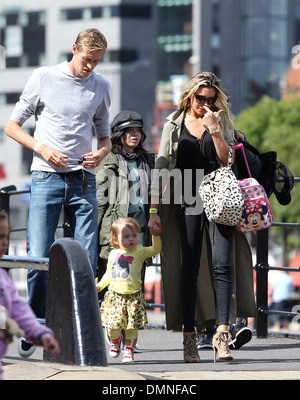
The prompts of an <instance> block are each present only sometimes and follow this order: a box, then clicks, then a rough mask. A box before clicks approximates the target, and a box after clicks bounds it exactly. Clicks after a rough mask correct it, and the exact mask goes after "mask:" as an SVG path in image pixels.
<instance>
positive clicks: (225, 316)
mask: <svg viewBox="0 0 300 400" xmlns="http://www.w3.org/2000/svg"><path fill="white" fill-rule="evenodd" d="M177 218H178V226H179V232H180V239H181V249H182V270H181V278H180V291H181V304H182V313H183V323H184V331H185V332H193V331H194V326H195V310H196V297H197V277H198V272H199V267H200V257H201V249H202V238H203V229H204V223H205V220H206V217H205V214H204V212H203V213H202V214H199V215H186V214H185V209H184V208H181V207H180V208H179V210H178V214H177ZM206 221H207V220H206ZM233 233H234V227H233V226H226V225H221V224H214V223H209V236H210V241H211V246H212V264H213V280H214V294H215V303H216V325H221V324H225V325H228V323H229V315H230V300H231V294H232V265H231V254H232V248H233ZM207 283H208V282H207Z"/></svg>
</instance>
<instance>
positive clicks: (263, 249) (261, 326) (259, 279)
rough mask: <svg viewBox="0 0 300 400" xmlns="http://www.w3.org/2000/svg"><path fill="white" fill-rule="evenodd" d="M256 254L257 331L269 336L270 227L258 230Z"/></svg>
mask: <svg viewBox="0 0 300 400" xmlns="http://www.w3.org/2000/svg"><path fill="white" fill-rule="evenodd" d="M256 235H257V248H256V250H257V254H256V260H257V264H256V307H257V317H256V325H257V326H256V332H257V337H258V338H267V337H268V273H269V269H268V267H269V264H268V255H269V229H263V230H261V231H257V233H256Z"/></svg>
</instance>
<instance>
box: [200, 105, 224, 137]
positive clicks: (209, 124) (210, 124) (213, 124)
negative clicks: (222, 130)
mask: <svg viewBox="0 0 300 400" xmlns="http://www.w3.org/2000/svg"><path fill="white" fill-rule="evenodd" d="M203 107H204V108H205V110H206V113H205V114H204V117H203V118H202V125H203V126H204V127H205V128H206V129H208V130H209V132H213V131H215V130H216V129H218V119H219V117H220V115H221V113H222V112H223V110H219V111H218V112H217V113H214V112H213V111H211V109H210V108H208V107H206V106H203Z"/></svg>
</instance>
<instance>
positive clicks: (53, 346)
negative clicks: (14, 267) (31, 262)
mask: <svg viewBox="0 0 300 400" xmlns="http://www.w3.org/2000/svg"><path fill="white" fill-rule="evenodd" d="M8 235H9V223H8V216H7V214H6V213H5V212H3V211H0V259H1V258H2V257H3V255H4V254H5V253H6V251H7V247H8ZM14 335H16V336H23V335H24V336H25V337H26V338H27V339H29V340H30V341H32V343H33V344H35V345H39V346H44V349H45V350H48V349H49V350H51V351H52V355H53V356H54V357H55V356H57V355H58V354H59V345H58V343H57V341H56V340H55V339H54V337H53V332H52V330H51V329H49V328H47V327H46V326H43V325H41V324H40V323H38V321H37V319H36V316H35V315H34V313H33V311H32V310H31V308H30V306H29V305H28V304H27V303H26V302H25V301H24V300H23V299H22V298H21V297H20V296H19V295H18V293H17V289H16V287H15V286H14V284H13V282H12V280H11V279H10V278H9V276H8V274H7V272H6V271H5V270H4V269H2V268H0V360H1V359H2V357H3V356H4V354H5V353H6V350H7V345H8V344H9V343H11V342H12V341H13V336H14ZM0 380H3V370H2V366H1V361H0Z"/></svg>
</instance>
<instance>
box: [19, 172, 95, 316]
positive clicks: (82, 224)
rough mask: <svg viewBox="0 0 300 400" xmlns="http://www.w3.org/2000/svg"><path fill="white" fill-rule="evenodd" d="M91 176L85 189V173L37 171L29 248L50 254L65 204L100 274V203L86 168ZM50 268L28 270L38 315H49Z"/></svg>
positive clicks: (32, 301)
mask: <svg viewBox="0 0 300 400" xmlns="http://www.w3.org/2000/svg"><path fill="white" fill-rule="evenodd" d="M85 175H86V177H87V179H88V187H87V189H86V191H84V192H83V191H82V190H81V185H82V174H80V175H76V176H69V175H62V174H56V173H51V172H44V171H33V173H32V186H31V199H30V209H29V219H28V227H27V251H28V255H29V256H31V257H49V251H50V247H51V245H52V244H53V242H54V241H55V231H56V228H57V225H58V221H59V217H60V214H61V210H62V206H64V209H65V212H66V216H67V218H68V222H69V223H70V226H71V229H72V232H73V235H74V238H75V239H76V240H78V241H79V242H80V243H81V244H82V245H83V246H84V248H85V249H86V251H87V253H88V255H89V258H90V262H91V265H92V268H93V272H94V274H95V275H96V268H97V256H98V255H97V253H98V229H97V224H98V204H97V198H96V180H95V175H93V174H90V173H87V172H85ZM47 284H48V272H45V271H36V270H29V271H28V296H29V304H30V305H31V307H32V309H33V311H34V312H35V314H36V316H37V317H39V318H44V317H45V308H46V297H47Z"/></svg>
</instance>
